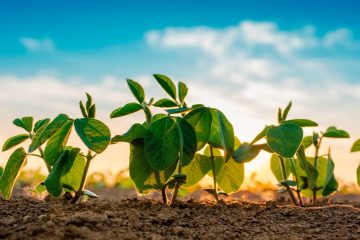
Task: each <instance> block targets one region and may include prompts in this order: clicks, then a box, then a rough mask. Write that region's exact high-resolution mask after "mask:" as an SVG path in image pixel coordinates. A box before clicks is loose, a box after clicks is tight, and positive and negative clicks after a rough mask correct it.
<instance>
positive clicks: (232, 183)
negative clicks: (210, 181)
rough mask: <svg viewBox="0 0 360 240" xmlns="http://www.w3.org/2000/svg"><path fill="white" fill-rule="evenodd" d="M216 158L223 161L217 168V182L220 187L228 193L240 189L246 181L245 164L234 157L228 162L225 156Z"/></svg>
mask: <svg viewBox="0 0 360 240" xmlns="http://www.w3.org/2000/svg"><path fill="white" fill-rule="evenodd" d="M215 160H217V161H218V163H219V162H221V164H219V165H220V166H218V167H217V168H216V169H217V172H216V177H217V178H216V182H217V183H218V185H219V187H220V188H221V189H222V190H223V191H224V192H226V193H232V192H236V191H238V190H239V188H240V186H241V184H242V183H243V181H244V164H243V163H240V164H239V163H237V162H235V160H234V159H232V158H230V159H229V161H227V162H225V161H224V158H223V157H216V159H215Z"/></svg>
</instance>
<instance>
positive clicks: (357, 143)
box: [351, 139, 360, 152]
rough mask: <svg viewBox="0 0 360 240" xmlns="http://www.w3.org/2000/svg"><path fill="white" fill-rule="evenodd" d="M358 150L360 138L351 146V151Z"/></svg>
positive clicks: (359, 148) (359, 149)
mask: <svg viewBox="0 0 360 240" xmlns="http://www.w3.org/2000/svg"><path fill="white" fill-rule="evenodd" d="M359 151H360V139H358V140H356V141H355V142H354V144H353V145H352V147H351V152H359Z"/></svg>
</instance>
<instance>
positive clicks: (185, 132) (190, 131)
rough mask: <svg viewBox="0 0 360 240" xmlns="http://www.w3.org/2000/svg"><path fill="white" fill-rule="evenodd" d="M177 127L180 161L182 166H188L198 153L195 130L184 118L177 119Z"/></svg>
mask: <svg viewBox="0 0 360 240" xmlns="http://www.w3.org/2000/svg"><path fill="white" fill-rule="evenodd" d="M176 126H177V128H178V132H179V136H180V154H179V159H180V161H181V163H182V165H183V166H186V165H188V164H189V163H190V162H191V160H192V159H193V158H194V155H195V153H196V151H197V142H196V133H195V130H194V128H193V127H192V126H191V125H190V124H189V123H188V122H187V121H186V120H185V119H183V118H180V117H177V118H176Z"/></svg>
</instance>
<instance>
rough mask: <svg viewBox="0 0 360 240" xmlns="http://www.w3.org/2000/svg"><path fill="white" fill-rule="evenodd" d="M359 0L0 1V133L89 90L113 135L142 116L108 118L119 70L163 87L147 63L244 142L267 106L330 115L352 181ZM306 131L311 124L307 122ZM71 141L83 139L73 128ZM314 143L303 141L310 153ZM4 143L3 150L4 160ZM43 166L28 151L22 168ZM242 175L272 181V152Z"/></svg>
mask: <svg viewBox="0 0 360 240" xmlns="http://www.w3.org/2000/svg"><path fill="white" fill-rule="evenodd" d="M359 10H360V3H358V2H356V1H301V2H300V1H281V0H279V1H245V0H243V1H241V0H240V1H229V0H222V1H214V0H210V1H200V0H193V1H184V0H183V1H105V2H104V1H82V0H79V1H42V0H38V1H32V2H30V1H18V0H13V1H6V0H1V1H0V122H1V124H0V142H4V141H5V140H6V138H7V137H8V136H11V135H15V134H18V133H21V130H20V129H17V128H16V127H14V126H12V124H11V122H12V120H13V119H14V118H16V117H21V116H27V115H32V116H34V117H35V118H36V119H39V118H44V117H48V116H49V117H54V116H56V115H57V114H58V113H67V114H69V115H71V116H73V117H77V116H80V115H79V114H80V112H79V110H78V101H79V100H80V99H84V93H85V92H89V93H91V94H92V95H93V97H94V100H95V102H96V103H97V107H98V117H99V118H100V119H101V120H102V121H104V122H105V123H107V124H108V125H109V126H110V127H111V129H112V132H113V134H121V133H123V132H125V131H126V130H127V129H128V128H129V127H130V125H131V123H133V122H134V121H138V122H142V121H143V116H142V115H141V114H135V115H134V116H131V117H125V118H121V119H115V120H110V119H109V114H110V112H111V111H112V110H113V109H115V108H117V107H120V106H122V105H124V104H125V103H127V102H129V101H132V96H131V94H130V91H129V90H128V89H127V85H126V81H125V79H126V78H127V77H128V78H132V79H135V80H137V81H139V82H140V83H141V84H143V86H144V87H145V89H146V94H147V96H155V97H156V98H158V99H159V98H161V97H164V93H162V92H161V90H160V88H159V87H158V86H157V84H156V82H155V80H154V79H153V78H152V74H153V73H162V74H166V75H168V76H170V77H171V78H172V79H173V80H174V81H183V82H185V83H187V85H188V86H189V89H190V91H189V95H188V96H189V98H188V101H189V102H190V103H205V104H206V105H208V106H212V107H216V108H219V109H221V110H222V111H223V112H224V113H225V114H226V116H227V117H228V118H229V120H230V121H231V122H232V123H233V126H234V129H235V132H236V135H237V136H238V137H239V138H240V140H241V141H249V140H251V139H252V138H253V137H254V136H255V135H256V134H257V133H258V132H259V131H260V130H261V129H262V128H263V126H264V125H265V124H271V123H275V121H276V109H277V108H278V107H285V106H286V105H287V103H288V102H289V101H290V100H292V101H293V109H292V111H291V113H290V116H289V117H293V118H310V119H313V120H315V121H317V122H318V123H319V124H320V126H319V128H317V129H313V130H317V131H321V130H322V131H323V130H325V129H326V128H327V127H328V126H332V125H336V126H337V127H339V128H342V129H345V130H347V131H349V132H350V133H351V139H346V140H336V141H325V142H324V147H323V149H322V150H323V152H327V147H328V146H329V145H331V146H332V149H333V157H334V159H335V163H336V168H335V169H336V170H335V174H336V176H337V177H338V178H339V179H341V180H342V181H343V182H346V183H353V182H355V169H356V167H357V165H358V164H359V161H360V156H359V155H357V154H350V153H349V149H350V147H351V144H352V142H353V141H354V140H355V139H357V138H360V126H359V124H358V123H359V120H360V112H359V111H357V110H358V107H359V103H360V79H359V76H360V67H359V66H360V17H359V14H358V12H359ZM307 131H308V132H307V133H311V131H312V130H307ZM71 141H72V142H73V143H74V144H79V145H81V143H80V141H79V140H78V139H77V138H76V137H73V138H72V139H71ZM128 148H129V147H128V145H126V144H118V145H115V146H111V147H110V148H109V149H108V150H107V151H106V152H105V153H104V154H103V156H100V157H99V158H98V159H96V160H94V162H93V163H92V166H91V171H113V172H114V171H117V170H119V169H121V168H124V167H126V166H127V164H128V154H129V149H128ZM312 151H313V149H310V150H309V154H312ZM8 156H9V153H7V152H6V153H0V165H5V163H6V159H7V158H8ZM38 166H41V162H40V161H39V160H37V159H30V160H29V163H28V166H27V168H34V167H38ZM245 168H246V170H247V176H250V174H251V173H252V172H253V171H255V170H257V171H258V172H259V174H258V175H259V178H260V179H261V180H264V181H274V178H273V177H272V175H271V173H270V171H269V156H268V155H267V154H264V153H262V154H261V155H260V156H259V157H258V158H257V159H256V160H254V161H253V162H251V163H249V164H247V165H246V167H245Z"/></svg>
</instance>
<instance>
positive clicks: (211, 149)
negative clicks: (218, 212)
mask: <svg viewBox="0 0 360 240" xmlns="http://www.w3.org/2000/svg"><path fill="white" fill-rule="evenodd" d="M210 159H211V165H212V173H213V180H214V197H215V200H216V202H219V196H218V192H217V185H216V166H215V158H214V152H213V147H212V146H210Z"/></svg>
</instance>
